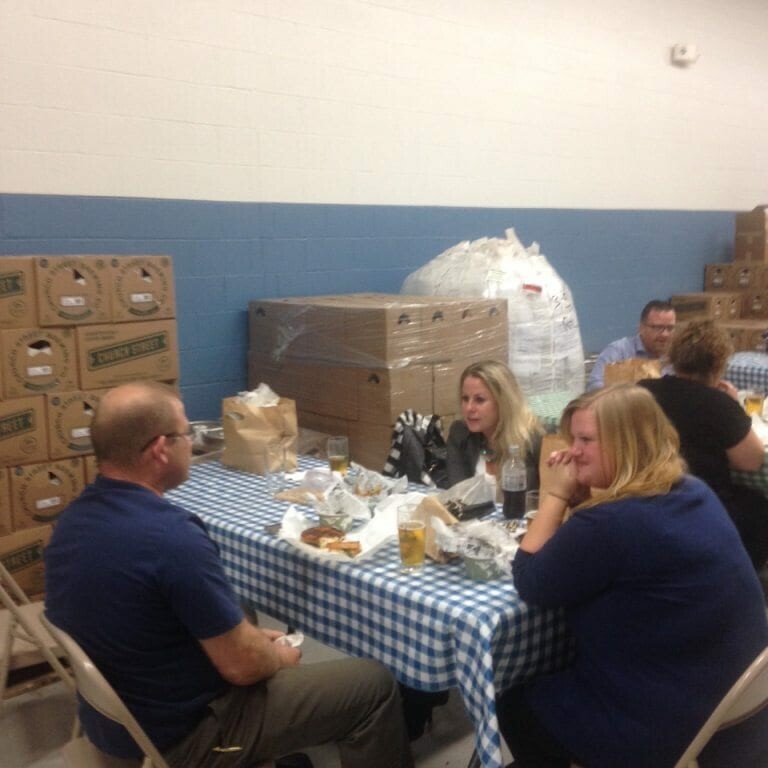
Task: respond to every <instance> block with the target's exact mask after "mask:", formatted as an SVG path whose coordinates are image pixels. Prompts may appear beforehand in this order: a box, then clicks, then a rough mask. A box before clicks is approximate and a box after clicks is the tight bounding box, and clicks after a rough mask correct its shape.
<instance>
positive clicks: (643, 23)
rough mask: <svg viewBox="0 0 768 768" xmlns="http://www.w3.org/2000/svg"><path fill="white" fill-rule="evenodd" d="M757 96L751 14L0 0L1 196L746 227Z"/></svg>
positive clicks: (762, 168) (727, 4)
mask: <svg viewBox="0 0 768 768" xmlns="http://www.w3.org/2000/svg"><path fill="white" fill-rule="evenodd" d="M674 43H695V44H696V45H697V46H698V47H699V50H700V53H701V57H700V59H699V61H698V62H697V63H696V64H695V65H694V66H692V67H690V68H688V69H680V68H677V67H674V66H672V65H671V64H670V63H669V52H670V48H671V46H672V45H673V44H674ZM767 84H768V1H767V0H673V1H671V2H670V1H668V2H664V1H663V0H579V1H578V2H577V1H576V0H0V192H3V193H57V194H77V195H110V196H142V197H160V198H191V199H211V200H245V201H276V202H317V203H376V204H408V205H461V206H493V207H565V208H571V207H573V208H669V209H702V210H707V209H745V208H751V207H752V206H753V205H755V204H757V203H761V202H768V188H767V187H768V141H767V140H766V137H767V136H768V85H767Z"/></svg>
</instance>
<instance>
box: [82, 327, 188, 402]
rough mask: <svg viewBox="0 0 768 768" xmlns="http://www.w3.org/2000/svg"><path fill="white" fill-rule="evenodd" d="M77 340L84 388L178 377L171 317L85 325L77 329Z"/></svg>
mask: <svg viewBox="0 0 768 768" xmlns="http://www.w3.org/2000/svg"><path fill="white" fill-rule="evenodd" d="M77 342H78V355H79V363H80V365H79V368H80V386H81V388H82V389H84V390H89V389H103V388H107V387H113V386H115V385H117V384H123V383H125V382H127V381H135V380H136V379H154V380H155V381H171V380H174V379H177V378H178V376H179V354H178V348H177V343H176V323H175V322H174V321H172V320H153V321H147V322H143V323H115V324H112V323H110V324H108V325H88V326H82V327H80V328H78V329H77Z"/></svg>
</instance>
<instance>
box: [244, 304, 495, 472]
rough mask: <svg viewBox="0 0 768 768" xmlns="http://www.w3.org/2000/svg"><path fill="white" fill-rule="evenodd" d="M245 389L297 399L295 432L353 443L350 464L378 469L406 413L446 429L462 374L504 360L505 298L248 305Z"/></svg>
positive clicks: (452, 412) (456, 404)
mask: <svg viewBox="0 0 768 768" xmlns="http://www.w3.org/2000/svg"><path fill="white" fill-rule="evenodd" d="M249 326H250V328H249V331H250V348H249V372H248V380H249V386H250V387H251V388H255V387H256V386H258V384H260V383H261V382H265V383H267V384H269V386H270V387H271V388H272V389H273V390H274V391H275V392H277V393H278V394H280V395H281V396H283V397H289V398H292V399H294V400H295V401H296V405H297V409H298V418H299V425H300V426H302V427H306V428H308V429H313V430H317V431H320V432H325V433H328V434H335V435H346V436H348V437H349V442H350V453H351V458H352V460H353V461H356V462H358V463H359V464H363V465H364V466H367V467H370V468H371V469H376V470H380V469H381V468H382V467H383V466H384V462H385V461H386V458H387V454H388V453H389V448H390V444H391V438H392V428H393V425H394V423H395V421H396V419H397V417H398V416H399V415H400V413H402V411H404V410H406V409H408V408H412V409H413V410H415V411H417V412H419V413H421V414H432V413H437V414H440V415H441V416H442V417H443V424H444V427H445V428H446V429H447V428H448V425H449V424H450V422H451V421H452V420H453V419H454V414H456V412H457V409H458V382H459V375H460V374H461V372H462V370H463V369H464V368H465V367H466V366H467V365H468V364H469V363H470V362H475V361H477V360H483V359H489V358H493V359H497V360H501V361H506V360H507V355H508V346H509V344H508V332H509V331H508V325H507V304H506V299H454V298H442V297H431V296H400V295H389V294H347V295H337V296H313V297H302V298H290V299H274V300H258V301H251V302H250V304H249Z"/></svg>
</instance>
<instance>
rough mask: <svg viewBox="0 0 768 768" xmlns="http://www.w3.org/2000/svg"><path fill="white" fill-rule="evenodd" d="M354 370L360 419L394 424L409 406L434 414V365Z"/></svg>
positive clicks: (373, 422) (357, 418)
mask: <svg viewBox="0 0 768 768" xmlns="http://www.w3.org/2000/svg"><path fill="white" fill-rule="evenodd" d="M350 373H352V374H356V376H357V402H358V408H357V416H356V420H359V421H362V422H366V423H369V424H385V425H391V424H394V423H395V421H396V420H397V417H398V416H399V415H400V414H401V413H402V412H403V411H404V410H406V409H407V408H412V409H413V410H414V411H416V412H417V413H421V414H429V413H432V366H430V365H409V366H408V367H406V368H358V369H350ZM390 428H391V427H390ZM382 466H383V465H382Z"/></svg>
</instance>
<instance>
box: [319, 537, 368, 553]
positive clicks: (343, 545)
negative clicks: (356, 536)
mask: <svg viewBox="0 0 768 768" xmlns="http://www.w3.org/2000/svg"><path fill="white" fill-rule="evenodd" d="M326 549H327V550H328V551H329V552H343V553H344V554H345V555H349V556H350V557H357V556H358V555H359V554H360V552H362V550H363V547H362V545H361V544H360V542H359V541H345V540H341V541H331V542H329V543H328V546H327V547H326Z"/></svg>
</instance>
